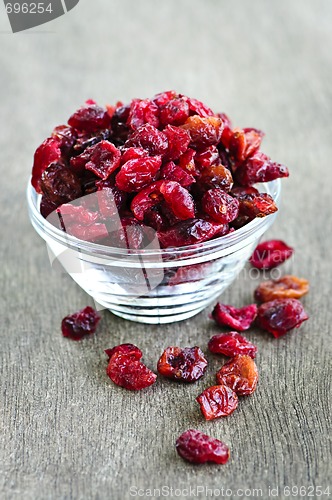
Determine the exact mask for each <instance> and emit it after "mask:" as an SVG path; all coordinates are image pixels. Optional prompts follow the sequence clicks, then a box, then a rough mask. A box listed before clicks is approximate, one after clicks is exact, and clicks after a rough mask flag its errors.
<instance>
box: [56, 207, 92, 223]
mask: <svg viewBox="0 0 332 500" xmlns="http://www.w3.org/2000/svg"><path fill="white" fill-rule="evenodd" d="M57 213H58V214H60V215H61V218H62V223H63V224H64V226H65V228H68V227H70V226H71V225H72V224H81V225H84V226H89V225H90V224H93V223H94V222H96V220H97V218H98V213H97V212H90V211H89V210H87V209H86V208H84V207H82V206H77V205H72V204H70V203H69V204H63V205H61V207H60V208H57Z"/></svg>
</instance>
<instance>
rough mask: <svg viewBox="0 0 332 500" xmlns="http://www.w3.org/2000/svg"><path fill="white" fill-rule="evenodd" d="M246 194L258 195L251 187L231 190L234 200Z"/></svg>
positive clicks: (256, 190)
mask: <svg viewBox="0 0 332 500" xmlns="http://www.w3.org/2000/svg"><path fill="white" fill-rule="evenodd" d="M246 194H260V193H259V191H258V189H256V188H254V187H252V186H236V187H233V188H232V190H231V195H232V196H235V198H240V197H241V196H244V195H246Z"/></svg>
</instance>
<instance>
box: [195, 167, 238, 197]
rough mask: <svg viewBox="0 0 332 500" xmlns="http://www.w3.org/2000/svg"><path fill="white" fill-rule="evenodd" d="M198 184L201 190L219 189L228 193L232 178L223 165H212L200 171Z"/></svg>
mask: <svg viewBox="0 0 332 500" xmlns="http://www.w3.org/2000/svg"><path fill="white" fill-rule="evenodd" d="M198 182H199V184H200V185H201V186H202V187H203V189H211V188H220V189H222V190H223V191H230V190H231V189H232V186H233V177H232V174H231V172H230V171H229V170H228V168H226V167H224V166H223V165H213V166H212V167H209V168H204V169H203V170H202V171H201V173H200V176H199V178H198Z"/></svg>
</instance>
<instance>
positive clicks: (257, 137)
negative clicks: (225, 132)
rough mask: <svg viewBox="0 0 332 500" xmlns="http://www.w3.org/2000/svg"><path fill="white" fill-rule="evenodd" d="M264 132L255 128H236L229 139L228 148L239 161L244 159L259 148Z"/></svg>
mask: <svg viewBox="0 0 332 500" xmlns="http://www.w3.org/2000/svg"><path fill="white" fill-rule="evenodd" d="M263 137H264V133H263V132H261V131H260V130H257V129H254V128H245V129H243V130H242V129H239V128H235V129H234V130H233V131H232V135H231V136H230V139H229V144H228V149H229V152H230V154H231V156H232V157H233V158H234V159H235V160H237V161H240V162H241V161H244V160H245V159H246V158H249V157H250V156H252V155H253V154H254V153H256V151H258V150H259V147H260V145H261V142H262V139H263Z"/></svg>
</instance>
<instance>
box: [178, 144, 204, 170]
mask: <svg viewBox="0 0 332 500" xmlns="http://www.w3.org/2000/svg"><path fill="white" fill-rule="evenodd" d="M195 156H196V151H194V150H193V149H191V148H188V149H187V151H186V152H185V153H183V154H182V155H181V156H180V158H179V167H181V168H183V170H185V171H186V172H188V173H189V174H191V175H193V176H195V177H196V176H197V175H198V174H199V170H198V169H197V168H196V165H195V161H194V158H195Z"/></svg>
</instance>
